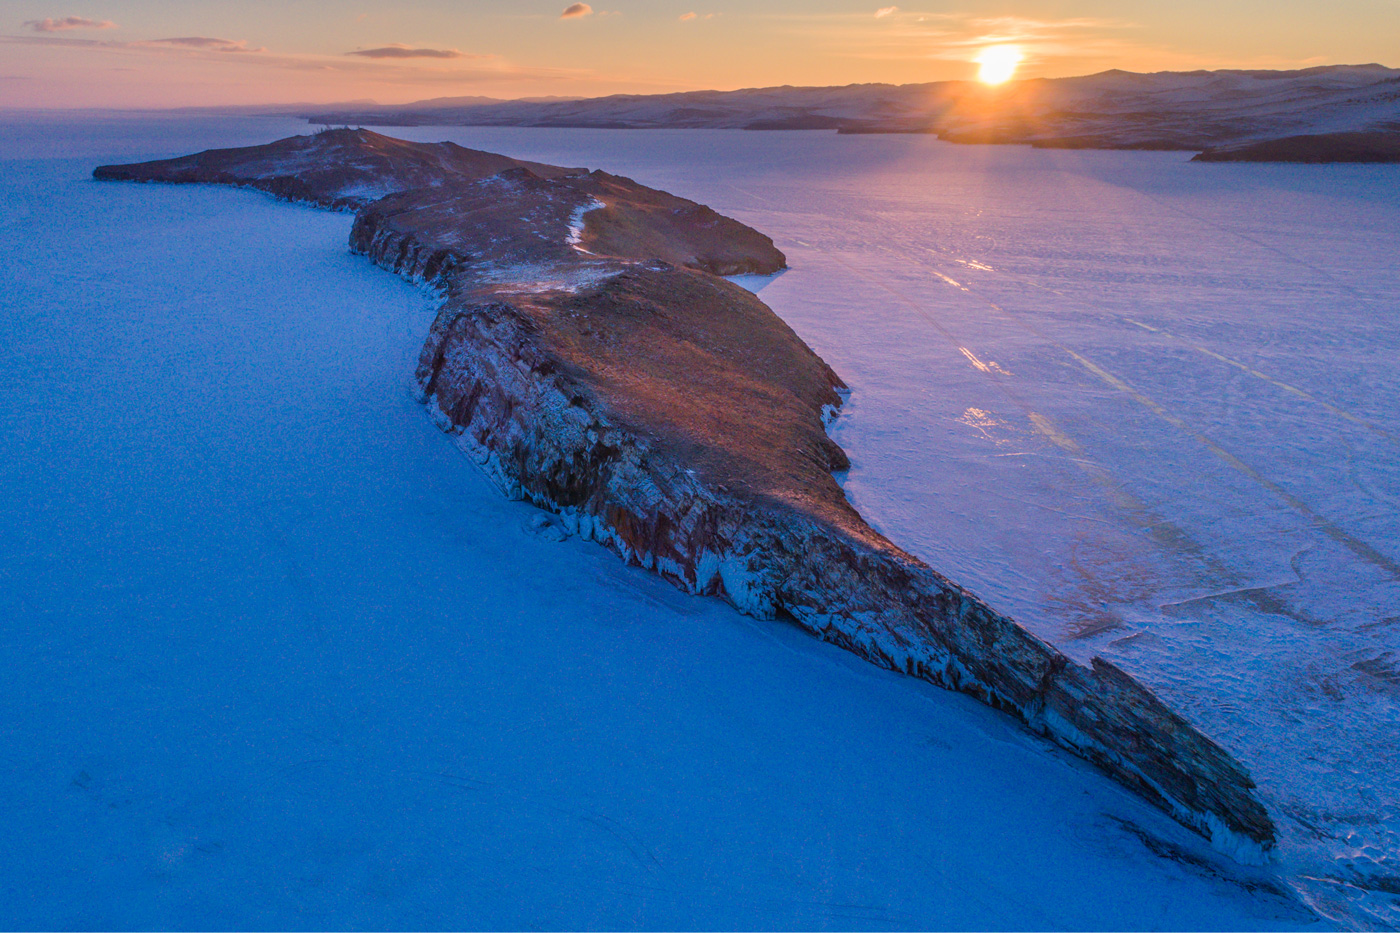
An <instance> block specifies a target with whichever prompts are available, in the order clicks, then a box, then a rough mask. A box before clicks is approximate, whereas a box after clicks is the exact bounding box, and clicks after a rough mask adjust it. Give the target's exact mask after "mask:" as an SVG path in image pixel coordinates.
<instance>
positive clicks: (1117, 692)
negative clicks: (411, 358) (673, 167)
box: [94, 130, 1275, 863]
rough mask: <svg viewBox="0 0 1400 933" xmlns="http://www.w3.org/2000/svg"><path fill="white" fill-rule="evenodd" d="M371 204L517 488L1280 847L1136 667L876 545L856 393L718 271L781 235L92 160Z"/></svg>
mask: <svg viewBox="0 0 1400 933" xmlns="http://www.w3.org/2000/svg"><path fill="white" fill-rule="evenodd" d="M94 176H95V177H96V178H99V179H108V180H128V181H161V182H192V183H199V182H207V183H218V184H229V185H237V186H245V187H254V188H258V189H261V190H265V191H269V192H271V193H273V194H276V195H278V196H280V197H284V198H289V199H293V200H301V201H307V202H310V203H314V204H317V205H320V206H323V207H326V208H331V209H342V210H349V209H353V210H356V211H357V214H356V217H355V222H354V226H353V228H352V230H351V234H350V241H351V247H352V249H354V250H355V251H357V252H360V253H363V254H365V255H367V256H369V257H370V258H371V259H372V260H373V261H374V262H376V263H377V264H379V265H380V266H382V267H384V268H386V269H390V270H392V271H394V272H397V273H398V274H400V275H402V276H404V277H406V278H408V279H411V280H414V281H419V282H424V283H428V284H431V285H433V286H435V287H436V288H437V289H439V291H440V293H441V294H442V295H443V299H444V300H443V304H442V307H441V309H440V310H439V313H438V315H437V319H436V321H435V322H434V324H433V326H432V329H431V332H430V334H429V336H428V339H427V343H426V345H425V346H424V348H423V352H422V356H421V359H420V362H419V366H418V371H417V381H418V385H419V388H420V390H421V393H422V398H423V401H424V402H425V403H426V404H427V406H428V409H429V411H430V412H431V414H432V416H433V417H434V419H435V420H436V421H437V422H438V424H439V425H440V426H441V427H442V428H443V429H444V430H445V431H447V432H449V433H450V434H452V435H453V436H454V437H455V438H456V442H457V443H458V445H459V446H460V447H461V448H462V449H463V450H464V451H466V452H467V453H468V454H469V455H470V456H471V457H472V458H473V459H474V460H475V461H476V462H477V463H478V464H479V465H480V466H481V468H482V469H483V470H484V471H485V472H486V473H487V474H488V475H489V476H490V477H491V478H492V479H493V480H494V481H495V482H496V484H497V485H498V486H499V487H500V488H501V489H502V490H503V491H504V492H505V493H506V494H507V495H509V496H512V497H515V498H519V499H525V500H528V501H530V502H532V503H534V504H535V505H537V506H539V507H540V508H542V509H545V510H547V511H549V512H552V513H554V514H555V515H557V516H558V518H557V521H558V522H559V523H560V524H561V525H562V526H563V528H564V529H566V530H567V531H568V532H570V533H573V534H577V535H580V536H581V537H584V538H588V539H592V540H594V541H597V542H599V543H601V544H604V545H606V546H608V547H610V548H611V549H613V550H614V551H616V552H617V553H618V554H620V555H621V556H622V557H623V558H624V559H625V560H628V561H629V562H632V563H635V564H639V565H641V566H643V567H646V568H648V569H650V570H653V571H655V572H656V573H658V574H660V575H661V576H663V577H665V578H666V579H668V580H670V581H672V582H673V583H674V584H676V585H677V586H679V587H681V588H682V589H685V590H687V591H688V592H691V593H696V594H702V595H713V596H720V597H723V598H725V599H726V600H728V601H729V602H730V603H732V604H733V605H734V606H735V607H736V608H737V609H739V610H740V611H741V612H744V613H747V614H749V615H751V616H754V617H756V618H761V619H773V618H777V617H784V618H787V619H790V620H792V621H794V622H795V623H797V624H798V625H800V626H802V627H803V628H805V629H807V630H808V631H810V632H812V633H813V634H815V635H817V636H819V637H821V638H823V639H825V640H827V641H830V642H833V643H835V644H838V645H840V646H842V647H844V648H846V649H848V650H850V651H852V652H855V653H856V654H858V655H860V656H861V657H863V658H866V659H867V660H870V661H872V662H873V663H876V664H879V665H880V666H882V667H886V668H889V669H891V670H896V671H901V672H904V673H906V674H908V675H910V676H914V677H919V678H921V679H923V680H926V681H929V682H931V683H934V684H937V685H939V686H941V687H945V688H948V689H952V690H958V691H961V692H963V693H967V694H970V695H972V696H975V697H977V698H978V699H980V700H982V701H983V702H984V703H987V704H989V705H991V706H993V707H995V708H997V709H1000V710H1003V711H1005V712H1007V713H1009V714H1011V715H1013V716H1016V717H1017V718H1019V719H1020V720H1021V721H1022V722H1024V723H1025V724H1026V725H1027V726H1029V727H1030V728H1031V729H1032V730H1034V731H1035V732H1037V733H1039V734H1041V735H1043V736H1045V737H1047V738H1048V739H1050V740H1051V741H1053V742H1055V743H1056V744H1058V745H1060V746H1061V747H1063V748H1066V749H1068V750H1070V751H1071V752H1073V753H1075V754H1077V755H1079V756H1081V757H1083V758H1085V759H1087V760H1088V761H1090V762H1092V763H1094V764H1095V765H1097V766H1098V767H1099V768H1101V769H1102V770H1103V771H1105V772H1106V773H1108V774H1109V775H1110V776H1112V777H1113V778H1115V779H1116V780H1118V781H1120V782H1121V783H1123V784H1125V785H1126V786H1128V787H1130V788H1132V789H1133V790H1135V791H1136V792H1138V793H1139V794H1141V795H1142V796H1143V797H1145V798H1146V799H1148V800H1149V801H1151V802H1152V803H1154V804H1155V805H1157V806H1158V807H1160V808H1162V809H1163V810H1165V811H1166V812H1168V813H1169V814H1171V815H1172V816H1174V817H1175V818H1176V819H1178V820H1179V821H1181V822H1182V823H1184V824H1185V825H1187V826H1189V827H1191V828H1192V829H1194V830H1196V831H1197V832H1199V833H1201V834H1202V835H1204V836H1206V837H1207V838H1209V839H1210V840H1211V842H1212V844H1213V845H1215V846H1216V847H1217V848H1218V849H1220V850H1222V851H1224V852H1227V853H1229V854H1231V855H1232V856H1234V857H1235V858H1237V859H1239V860H1241V861H1245V862H1256V863H1257V862H1260V861H1262V860H1264V859H1265V858H1267V856H1268V853H1269V852H1270V851H1271V850H1272V849H1273V847H1274V843H1275V829H1274V825H1273V822H1272V821H1271V819H1270V818H1269V815H1268V813H1267V812H1266V811H1265V809H1264V807H1263V806H1262V805H1261V803H1260V802H1259V801H1258V799H1257V798H1256V797H1255V795H1254V793H1253V789H1254V783H1253V781H1252V780H1251V779H1250V777H1249V775H1248V773H1247V772H1246V771H1245V769H1244V768H1243V767H1242V766H1241V765H1240V764H1239V763H1238V762H1236V761H1235V760H1234V759H1233V758H1232V757H1231V756H1230V755H1229V754H1228V753H1227V752H1225V751H1224V750H1223V749H1221V748H1220V747H1219V746H1217V745H1216V744H1215V743H1214V742H1212V741H1211V740H1210V739H1208V738H1206V737H1205V736H1204V735H1202V734H1201V733H1200V732H1198V731H1197V730H1196V729H1194V728H1193V727H1192V726H1191V725H1190V724H1189V723H1187V722H1186V721H1185V720H1183V719H1182V718H1181V717H1180V716H1178V715H1176V714H1175V713H1174V712H1172V711H1171V710H1170V709H1168V708H1167V707H1166V706H1165V705H1163V704H1162V703H1161V702H1160V701H1159V700H1158V699H1157V698H1156V697H1155V696H1154V695H1153V694H1152V693H1151V692H1150V691H1148V690H1147V689H1146V688H1144V687H1143V686H1142V685H1141V684H1139V683H1138V682H1137V681H1136V680H1134V679H1133V678H1132V677H1130V676H1129V675H1127V674H1126V673H1124V672H1123V671H1121V670H1120V669H1118V668H1117V667H1115V666H1113V665H1112V664H1109V663H1108V662H1106V661H1104V660H1102V659H1098V658H1095V659H1094V660H1093V662H1092V663H1091V665H1089V666H1084V665H1080V664H1077V663H1075V662H1073V661H1071V660H1070V659H1069V658H1067V657H1065V656H1064V655H1062V654H1061V653H1059V652H1058V651H1056V650H1055V649H1054V648H1052V647H1050V646H1049V645H1046V644H1045V643H1043V642H1041V641H1040V640H1038V639H1036V638H1035V637H1034V636H1032V635H1031V634H1029V633H1028V632H1026V631H1025V630H1024V629H1022V628H1021V627H1020V626H1018V625H1017V624H1016V623H1015V622H1013V621H1012V620H1011V619H1009V618H1007V617H1005V616H1003V615H1001V614H999V613H997V612H995V611H994V610H992V609H991V608H990V607H989V606H987V605H986V604H985V603H983V602H982V601H981V600H980V599H978V598H977V597H976V596H974V595H973V594H971V593H969V592H968V591H967V590H965V589H963V588H962V587H959V586H957V585H956V584H954V583H952V582H950V581H949V580H947V579H945V578H944V577H943V576H941V575H940V574H938V573H937V572H936V571H934V570H933V569H931V568H930V567H928V566H927V565H925V564H924V563H922V562H921V561H919V560H917V559H916V558H914V557H912V556H910V555H909V554H907V553H905V552H904V551H902V550H901V549H899V548H898V547H897V546H895V545H894V544H893V543H891V542H890V541H888V540H887V539H885V538H884V537H883V536H881V535H879V534H878V533H876V532H875V531H874V530H873V529H871V528H870V527H869V526H868V525H866V524H865V522H864V521H863V520H862V519H861V517H860V515H859V514H858V513H857V512H856V511H855V509H853V508H852V507H851V505H850V503H849V502H848V501H847V500H846V498H845V496H844V494H843V492H842V490H841V488H840V486H839V485H838V484H837V482H836V480H835V478H834V477H833V476H832V471H833V470H842V469H844V468H845V467H846V466H847V460H846V456H845V454H844V452H843V451H842V450H841V448H840V447H839V446H837V444H836V443H835V442H834V441H832V440H831V439H830V438H829V437H827V435H826V430H825V425H826V423H827V421H828V420H829V418H830V417H831V416H832V415H833V414H834V413H835V412H836V411H837V410H838V409H839V407H840V405H841V402H842V397H843V393H844V389H845V386H844V385H843V383H842V382H841V380H840V378H839V377H838V376H837V375H836V374H835V373H834V372H833V371H832V370H831V368H830V367H829V366H827V365H826V363H825V362H823V361H822V360H821V359H820V358H819V357H818V356H817V355H816V354H815V353H814V352H813V351H812V350H811V349H810V348H808V347H807V345H806V344H805V343H803V342H802V340H801V339H800V338H799V337H798V336H797V335H796V334H795V333H794V332H793V331H792V330H791V329H790V328H789V327H788V326H787V325H786V324H784V323H783V321H782V320H781V319H780V318H778V316H777V315H776V314H774V313H773V312H772V311H771V310H770V309H769V308H768V307H767V306H766V305H764V304H763V303H762V302H761V301H759V300H758V298H757V297H755V296H754V295H752V294H750V293H749V292H747V291H745V290H744V289H742V288H740V287H739V286H737V285H734V284H733V283H731V282H728V281H726V280H725V279H723V278H721V276H725V275H736V274H745V273H757V274H766V273H772V272H775V271H777V270H779V269H781V268H783V267H784V266H785V264H786V260H785V258H784V256H783V254H782V253H781V252H779V251H778V250H777V249H776V248H775V247H774V245H773V243H772V241H771V240H770V239H769V238H767V237H766V236H764V235H762V234H761V233H759V232H758V231H755V230H753V229H751V228H749V227H747V226H745V225H743V224H740V223H738V222H737V221H734V220H732V219H730V218H727V217H723V216H721V215H719V214H717V213H715V212H714V211H712V210H710V209H709V208H707V207H704V206H703V205H699V204H696V203H694V202H692V201H687V200H685V199H682V198H678V197H675V196H673V195H670V194H667V193H665V192H661V191H657V190H655V189H651V188H647V187H645V186H643V185H640V184H638V183H637V182H635V181H632V180H631V179H627V178H622V177H619V176H614V175H609V174H607V173H605V172H600V171H594V172H589V171H587V170H586V169H571V168H561V167H558V166H546V165H540V164H538V163H526V162H521V161H518V160H515V159H510V158H508V157H505V156H500V155H495V154H491V153H484V152H478V151H475V150H470V149H464V148H462V147H459V146H455V145H453V144H450V143H439V144H419V143H410V142H405V141H402V140H397V139H393V138H390V137H386V136H382V135H380V134H376V133H373V132H369V131H366V130H336V131H329V132H323V133H319V134H317V135H315V136H301V137H292V138H289V139H285V140H281V141H278V142H275V143H271V144H269V145H265V146H255V147H249V148H245V149H229V150H211V151H208V152H204V153H199V154H197V155H193V156H187V157H183V158H178V159H169V160H163V161H158V162H147V163H141V164H136V165H117V166H102V167H100V168H98V169H96V170H95V172H94Z"/></svg>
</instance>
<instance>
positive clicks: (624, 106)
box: [308, 65, 1400, 149]
mask: <svg viewBox="0 0 1400 933" xmlns="http://www.w3.org/2000/svg"><path fill="white" fill-rule="evenodd" d="M308 119H310V120H312V121H313V122H320V123H333V124H341V123H366V124H379V125H408V126H413V125H464V126H558V127H606V128H614V129H658V128H707V129H751V130H774V129H789V130H794V129H806V130H815V129H836V130H840V131H842V132H855V133H936V134H938V135H940V136H943V137H944V138H947V139H950V140H953V141H957V142H999V143H1030V144H1032V145H1037V146H1054V147H1060V148H1099V149H1206V148H1209V147H1212V146H1218V145H1225V144H1231V143H1241V142H1252V141H1257V140H1262V139H1275V138H1279V137H1284V136H1293V135H1299V134H1304V133H1336V132H1351V131H1360V130H1375V129H1386V128H1394V127H1395V126H1400V70H1396V69H1393V68H1386V67H1383V66H1381V65H1354V66H1353V65H1329V66H1323V67H1317V68H1308V69H1303V70H1301V71H1192V72H1159V73H1154V74H1136V73H1132V72H1126V71H1106V72H1102V73H1100V74H1095V75H1086V76H1083V77H1075V78H1052V79H1033V80H1024V81H1013V82H1010V83H1008V84H1006V85H1004V86H1000V87H986V86H983V85H981V84H977V83H974V82H966V81H944V82H937V83H933V84H908V85H899V86H896V85H888V84H856V85H849V86H846V87H828V88H811V87H776V88H756V89H748V90H740V91H693V92H686V93H681V94H656V95H617V96H613V97H602V98H592V99H585V100H562V101H498V102H493V103H472V104H469V105H463V104H460V103H456V102H451V101H448V102H438V101H423V102H421V103H419V104H406V105H403V106H386V107H374V108H358V109H353V110H341V111H337V112H323V113H312V114H309V115H308Z"/></svg>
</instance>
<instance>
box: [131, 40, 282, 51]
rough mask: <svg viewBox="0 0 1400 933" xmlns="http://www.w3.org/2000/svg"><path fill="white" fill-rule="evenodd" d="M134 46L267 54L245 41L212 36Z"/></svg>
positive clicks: (134, 43) (142, 43) (137, 43)
mask: <svg viewBox="0 0 1400 933" xmlns="http://www.w3.org/2000/svg"><path fill="white" fill-rule="evenodd" d="M131 45H134V46H152V47H155V48H160V47H162V46H164V47H167V48H176V49H199V50H201V51H204V52H266V51H267V49H265V48H256V49H250V48H248V43H247V42H246V41H245V40H243V39H215V38H213V37H212V36H177V37H175V38H172V39H145V40H143V41H140V42H133V43H131Z"/></svg>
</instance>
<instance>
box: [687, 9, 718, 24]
mask: <svg viewBox="0 0 1400 933" xmlns="http://www.w3.org/2000/svg"><path fill="white" fill-rule="evenodd" d="M718 15H719V14H718V13H706V14H705V15H703V16H701V15H700V14H699V13H695V12H690V13H682V14H681V22H683V23H688V22H690V21H691V20H693V19H714V18H715V17H716V16H718Z"/></svg>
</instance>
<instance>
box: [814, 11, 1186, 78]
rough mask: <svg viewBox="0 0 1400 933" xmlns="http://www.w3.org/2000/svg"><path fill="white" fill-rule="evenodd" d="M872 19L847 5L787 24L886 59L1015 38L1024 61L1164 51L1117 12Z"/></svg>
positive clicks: (923, 56) (954, 53)
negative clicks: (1145, 41) (1143, 40)
mask: <svg viewBox="0 0 1400 933" xmlns="http://www.w3.org/2000/svg"><path fill="white" fill-rule="evenodd" d="M887 11H888V12H887ZM896 14H898V15H896ZM874 19H877V20H882V21H883V20H888V22H881V23H880V24H879V26H878V27H877V26H876V23H875V22H874V21H873V20H872V18H871V16H870V14H869V13H863V14H849V13H848V14H837V15H829V16H821V17H810V16H809V17H805V18H802V19H798V18H793V19H792V20H791V22H792V26H791V29H792V30H793V31H795V32H798V33H802V34H805V35H807V36H808V37H810V38H812V39H815V40H817V41H818V42H819V43H820V44H821V45H822V46H824V47H825V50H826V51H827V52H828V53H830V54H834V55H837V56H840V57H845V58H861V59H871V60H880V61H886V62H889V61H896V60H903V61H908V62H915V61H949V62H953V61H970V60H971V58H972V52H973V50H975V49H980V48H984V47H986V46H988V45H1000V44H1015V45H1018V46H1020V47H1021V49H1022V50H1023V51H1024V52H1025V54H1026V59H1027V61H1028V62H1030V63H1047V62H1051V61H1057V60H1076V61H1082V62H1084V63H1086V64H1089V63H1093V62H1100V61H1119V60H1123V59H1125V58H1132V57H1135V56H1142V55H1144V54H1146V53H1149V52H1150V53H1151V55H1152V57H1153V58H1154V59H1159V58H1161V57H1162V55H1163V54H1165V53H1164V52H1163V50H1160V49H1152V48H1149V47H1147V46H1144V45H1141V44H1139V43H1138V42H1134V41H1133V40H1132V32H1133V31H1134V30H1136V29H1137V28H1139V27H1138V26H1137V24H1135V23H1131V22H1126V21H1123V20H1112V19H1100V18H1090V17H1070V18H1065V19H1036V18H1032V17H1023V16H976V15H972V14H968V13H919V12H917V11H915V10H902V9H900V8H897V7H883V8H881V9H879V10H876V12H875V17H874Z"/></svg>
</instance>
